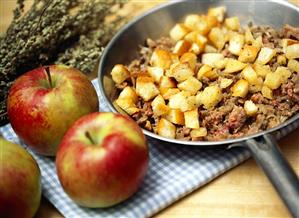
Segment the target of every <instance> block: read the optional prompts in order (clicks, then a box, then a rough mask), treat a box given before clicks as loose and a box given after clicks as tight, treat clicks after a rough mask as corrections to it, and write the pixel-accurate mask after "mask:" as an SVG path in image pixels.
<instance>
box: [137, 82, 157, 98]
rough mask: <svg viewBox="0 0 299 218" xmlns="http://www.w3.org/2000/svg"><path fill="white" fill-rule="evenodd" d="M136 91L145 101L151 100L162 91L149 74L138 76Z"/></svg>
mask: <svg viewBox="0 0 299 218" xmlns="http://www.w3.org/2000/svg"><path fill="white" fill-rule="evenodd" d="M136 92H137V94H138V95H139V96H140V97H141V98H142V99H143V100H144V101H148V100H151V99H152V98H154V97H155V96H157V95H158V94H159V93H160V92H159V89H158V88H157V87H156V85H155V84H154V79H153V78H151V77H147V76H141V77H137V79H136Z"/></svg>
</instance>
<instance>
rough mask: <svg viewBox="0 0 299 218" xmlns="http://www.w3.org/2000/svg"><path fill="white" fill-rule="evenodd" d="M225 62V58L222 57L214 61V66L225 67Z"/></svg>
mask: <svg viewBox="0 0 299 218" xmlns="http://www.w3.org/2000/svg"><path fill="white" fill-rule="evenodd" d="M226 64H227V58H224V59H222V60H219V61H215V62H214V66H215V67H216V68H217V69H220V70H222V69H223V68H225V66H226Z"/></svg>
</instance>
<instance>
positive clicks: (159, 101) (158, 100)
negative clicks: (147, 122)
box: [151, 95, 169, 116]
mask: <svg viewBox="0 0 299 218" xmlns="http://www.w3.org/2000/svg"><path fill="white" fill-rule="evenodd" d="M151 106H152V109H153V113H154V115H155V116H161V115H164V114H167V113H168V111H169V107H168V106H167V105H166V104H165V100H164V98H163V97H162V96H161V95H157V96H156V97H155V98H154V100H153V101H152V103H151Z"/></svg>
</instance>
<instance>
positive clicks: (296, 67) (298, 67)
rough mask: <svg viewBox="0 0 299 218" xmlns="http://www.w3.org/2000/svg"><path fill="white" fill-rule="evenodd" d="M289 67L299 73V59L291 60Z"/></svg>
mask: <svg viewBox="0 0 299 218" xmlns="http://www.w3.org/2000/svg"><path fill="white" fill-rule="evenodd" d="M288 68H289V69H290V70H292V71H294V72H297V73H299V61H296V60H294V59H291V60H289V62H288Z"/></svg>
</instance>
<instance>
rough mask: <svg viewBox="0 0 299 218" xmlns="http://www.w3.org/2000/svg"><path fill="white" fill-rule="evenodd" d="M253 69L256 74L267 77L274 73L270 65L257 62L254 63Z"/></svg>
mask: <svg viewBox="0 0 299 218" xmlns="http://www.w3.org/2000/svg"><path fill="white" fill-rule="evenodd" d="M253 69H254V71H255V72H256V74H257V75H258V76H260V77H262V78H265V77H266V75H267V74H268V73H272V71H271V68H270V66H269V65H263V64H259V63H255V64H254V65H253Z"/></svg>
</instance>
